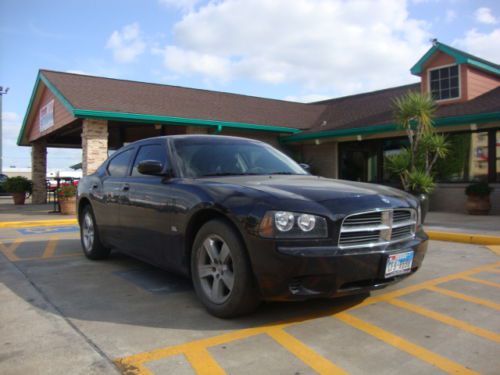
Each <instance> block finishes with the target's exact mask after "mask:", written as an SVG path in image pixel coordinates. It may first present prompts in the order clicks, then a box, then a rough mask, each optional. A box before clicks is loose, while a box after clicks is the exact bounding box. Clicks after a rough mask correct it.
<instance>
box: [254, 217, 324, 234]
mask: <svg viewBox="0 0 500 375" xmlns="http://www.w3.org/2000/svg"><path fill="white" fill-rule="evenodd" d="M259 234H260V235H261V236H262V237H267V238H299V239H300V238H326V237H328V229H327V224H326V219H325V218H324V217H321V216H316V215H312V214H304V213H298V212H288V211H269V212H267V213H266V214H265V215H264V218H263V219H262V221H261V223H260V228H259Z"/></svg>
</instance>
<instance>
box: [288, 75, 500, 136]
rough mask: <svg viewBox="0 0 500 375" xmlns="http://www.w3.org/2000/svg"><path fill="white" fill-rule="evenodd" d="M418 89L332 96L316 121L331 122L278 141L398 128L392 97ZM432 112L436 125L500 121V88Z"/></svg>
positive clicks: (413, 87) (368, 132)
mask: <svg viewBox="0 0 500 375" xmlns="http://www.w3.org/2000/svg"><path fill="white" fill-rule="evenodd" d="M419 90H420V85H419V84H414V85H406V86H400V87H394V88H392V89H387V90H381V91H375V92H372V93H367V94H361V95H354V96H350V97H346V98H339V99H333V100H331V101H328V102H329V103H330V105H331V108H328V109H327V110H326V111H325V112H324V113H323V115H322V116H321V117H320V120H319V121H320V122H319V124H321V122H322V121H323V119H326V121H327V124H329V123H331V124H332V125H330V126H328V125H326V126H321V125H318V123H317V124H316V125H315V126H314V127H312V128H311V129H309V130H306V131H303V132H301V133H298V134H292V135H290V136H286V137H282V138H281V140H282V141H283V142H299V141H305V140H312V139H321V138H338V137H349V136H356V135H365V134H375V133H383V132H392V131H397V130H399V126H398V125H397V124H395V123H394V105H393V101H394V99H396V98H397V97H399V96H401V95H403V94H405V93H406V92H408V91H419ZM342 102H343V103H342ZM322 103H324V102H322ZM435 115H436V116H435V120H434V125H435V126H436V127H443V126H449V125H461V124H464V123H465V124H467V123H483V122H491V121H500V87H497V88H496V89H494V90H491V91H489V92H487V93H485V94H483V95H480V96H478V97H476V98H474V99H472V100H470V101H467V102H459V103H453V104H447V105H443V106H439V107H438V108H437V110H436V113H435ZM328 119H330V121H328ZM333 120H334V121H333Z"/></svg>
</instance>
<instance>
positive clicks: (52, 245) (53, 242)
mask: <svg viewBox="0 0 500 375" xmlns="http://www.w3.org/2000/svg"><path fill="white" fill-rule="evenodd" d="M58 242H59V239H58V238H57V237H54V238H51V239H49V241H48V242H47V246H46V247H45V250H44V252H43V254H42V259H47V258H52V257H53V256H54V253H55V251H56V247H57V243H58Z"/></svg>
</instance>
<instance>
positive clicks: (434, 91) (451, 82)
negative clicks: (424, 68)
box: [429, 65, 460, 100]
mask: <svg viewBox="0 0 500 375" xmlns="http://www.w3.org/2000/svg"><path fill="white" fill-rule="evenodd" d="M458 73H459V72H458V65H452V66H446V67H442V68H437V69H432V70H430V72H429V81H430V89H431V95H432V97H433V98H434V99H435V100H445V99H455V98H458V97H459V96H460V90H459V84H460V80H459V74H458Z"/></svg>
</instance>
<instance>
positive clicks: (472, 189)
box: [465, 182, 493, 197]
mask: <svg viewBox="0 0 500 375" xmlns="http://www.w3.org/2000/svg"><path fill="white" fill-rule="evenodd" d="M492 191H493V188H492V187H491V186H489V185H488V183H486V182H476V183H474V184H470V185H469V186H467V188H465V194H466V195H472V196H476V197H487V196H488V195H490V194H491V192H492Z"/></svg>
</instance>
